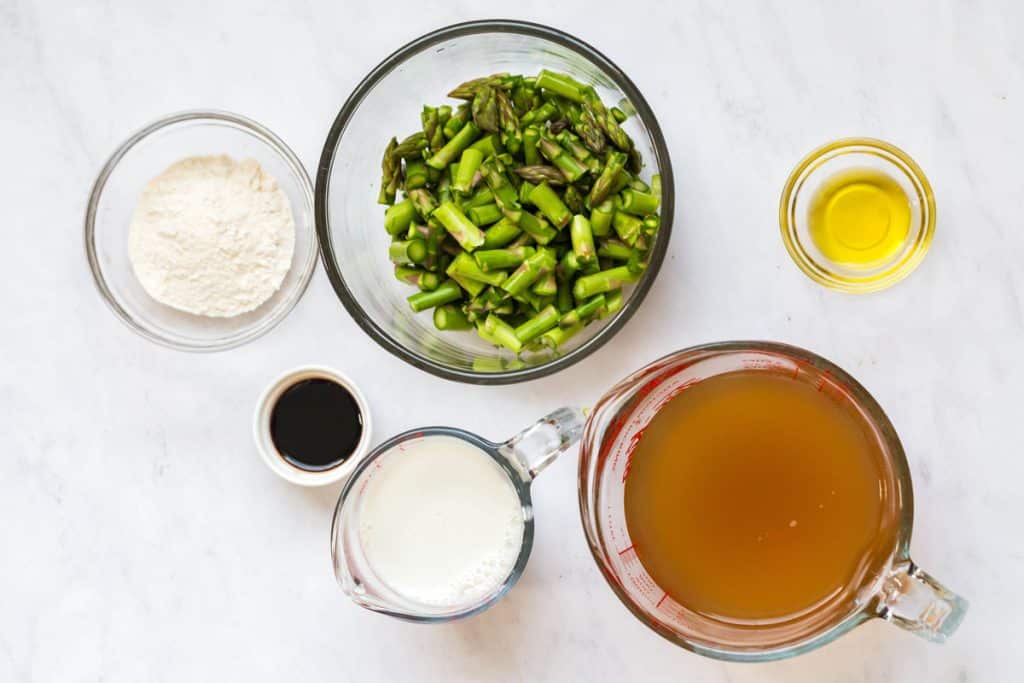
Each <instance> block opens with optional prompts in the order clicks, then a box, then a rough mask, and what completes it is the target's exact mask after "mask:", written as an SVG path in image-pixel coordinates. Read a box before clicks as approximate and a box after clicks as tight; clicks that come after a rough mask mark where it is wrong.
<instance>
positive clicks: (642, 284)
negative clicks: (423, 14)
mask: <svg viewBox="0 0 1024 683" xmlns="http://www.w3.org/2000/svg"><path fill="white" fill-rule="evenodd" d="M485 33H513V34H519V35H523V36H527V37H533V38H541V39H544V40H549V41H551V42H554V43H557V44H558V45H561V46H562V47H565V48H568V49H569V50H571V51H573V52H575V53H577V54H579V55H581V56H582V57H584V58H585V59H587V60H588V61H589V62H591V63H592V64H594V65H595V66H597V67H598V68H599V69H600V70H601V71H602V72H603V73H604V74H605V75H606V76H608V77H609V78H610V79H611V80H612V81H613V82H614V83H615V85H616V86H617V87H618V88H620V89H621V90H622V92H623V93H624V94H625V96H626V97H627V99H628V100H629V102H630V103H631V104H632V105H633V107H634V109H635V110H636V115H637V116H638V117H639V118H640V120H641V121H642V122H643V124H644V126H645V127H646V128H647V131H648V134H649V135H650V138H651V140H652V142H653V147H654V154H655V158H656V161H657V169H658V172H659V173H660V174H661V179H662V206H661V209H662V211H661V228H660V230H659V233H658V239H657V241H656V242H655V245H654V250H653V252H652V253H651V258H650V260H649V261H648V265H647V270H646V272H645V273H644V276H643V277H642V278H641V279H640V281H639V282H638V283H637V284H636V286H635V288H634V290H633V294H632V296H631V297H630V299H629V301H628V302H627V303H626V304H625V305H624V306H623V307H622V310H620V311H619V312H618V313H616V314H615V316H613V317H612V319H611V321H610V322H609V323H608V324H607V325H605V326H604V327H603V328H602V329H601V330H600V331H599V332H598V333H597V334H596V335H594V336H593V337H591V338H590V339H588V340H587V341H585V342H584V343H583V344H581V345H580V346H579V347H577V348H576V349H573V350H572V351H570V352H569V353H566V354H564V355H562V356H559V357H557V358H555V359H553V360H550V361H548V362H546V363H543V364H541V365H537V366H534V367H531V368H525V369H521V370H509V371H503V372H476V371H472V370H459V369H456V368H452V367H449V366H447V365H443V364H441V363H437V362H435V361H433V360H431V359H429V358H427V357H425V356H421V355H419V354H417V353H414V352H412V351H410V350H409V349H407V348H406V347H405V346H403V345H402V344H401V343H400V342H398V341H397V340H395V339H393V338H392V337H391V335H389V334H388V333H387V332H386V331H385V330H383V329H382V328H381V327H380V326H378V325H377V324H376V323H375V322H374V321H373V320H371V319H370V317H369V316H368V315H367V314H366V313H365V312H364V310H363V308H362V306H361V305H360V304H359V302H358V301H357V300H356V298H355V297H354V296H353V295H352V293H351V291H350V290H349V288H348V286H347V285H346V284H345V279H344V277H343V276H342V274H341V272H340V270H339V269H338V267H337V266H336V263H335V258H334V248H333V245H332V244H331V239H330V226H329V224H328V219H327V195H328V193H329V192H330V176H331V170H332V168H333V166H334V158H335V155H336V153H337V151H338V148H339V146H340V145H339V143H340V141H341V137H342V135H343V134H344V132H345V129H346V128H347V127H348V124H349V121H350V120H351V118H352V117H353V116H354V114H355V113H356V112H357V111H358V110H359V107H360V106H361V105H362V103H363V100H364V99H365V98H366V96H367V95H368V94H369V92H370V91H371V90H372V89H373V88H374V87H375V86H376V85H377V83H378V82H380V81H381V80H382V79H384V78H385V77H387V76H388V75H389V74H390V73H391V72H392V71H393V70H394V69H396V68H397V67H398V66H400V65H401V64H402V63H403V62H405V61H406V60H407V59H408V58H410V57H412V56H414V55H416V54H419V53H420V52H422V51H424V50H426V49H428V48H430V47H431V46H433V45H436V44H438V43H441V42H443V41H446V40H450V39H452V38H460V37H464V36H470V35H477V34H485ZM674 182H675V181H674V179H673V175H672V164H671V161H670V159H669V154H668V145H667V144H666V143H665V137H664V135H663V134H662V131H661V126H660V125H659V124H658V120H657V118H656V117H655V115H654V111H653V110H652V109H651V107H650V105H649V104H648V103H647V100H646V99H644V96H643V95H642V94H641V93H640V90H639V89H638V88H637V87H636V85H635V84H634V83H633V81H632V80H630V78H629V77H628V76H627V75H626V74H625V72H623V71H622V70H621V69H620V68H619V67H618V66H616V65H615V63H614V62H612V61H611V60H610V59H608V57H606V56H605V55H604V54H602V53H601V52H599V51H598V50H597V49H595V48H594V47H592V46H591V45H589V44H588V43H585V42H583V41H582V40H580V39H578V38H576V37H574V36H572V35H570V34H568V33H565V32H563V31H560V30H558V29H555V28H552V27H550V26H545V25H543V24H537V23H532V22H526V21H517V20H511V19H483V20H476V21H467V22H462V23H457V24H451V25H449V26H445V27H442V28H439V29H436V30H434V31H430V32H428V33H425V34H423V35H422V36H420V37H419V38H416V39H414V40H412V41H410V42H408V43H406V44H405V45H403V46H402V47H400V48H398V49H397V50H395V51H394V52H393V53H391V54H390V55H389V56H388V57H386V58H385V59H384V60H383V61H382V62H380V63H379V64H378V65H377V66H375V67H374V68H373V69H372V70H371V71H370V73H369V74H367V75H366V77H364V78H363V79H362V81H360V82H359V85H357V86H356V88H355V89H354V90H353V91H352V93H351V94H350V95H349V96H348V98H347V99H346V100H345V103H344V104H343V105H342V107H341V110H340V111H339V112H338V115H337V116H336V117H335V119H334V122H333V123H332V124H331V129H330V132H329V133H328V135H327V140H326V141H325V142H324V148H323V153H322V155H321V157H320V164H319V166H318V167H317V177H316V190H315V204H316V210H315V218H316V231H317V235H318V236H319V238H320V239H319V241H320V256H321V260H322V261H323V265H324V270H325V271H327V277H328V279H329V280H330V281H331V285H332V287H333V288H334V291H335V293H336V294H337V295H338V298H339V299H341V303H342V305H343V306H344V307H345V310H347V311H348V313H349V315H350V316H352V319H353V320H354V321H355V322H356V324H357V325H359V327H360V328H362V330H363V331H364V332H365V333H366V334H368V335H369V336H370V338H371V339H373V340H374V341H375V342H377V344H378V345H379V346H381V347H382V348H383V349H385V350H386V351H388V352H389V353H391V354H392V355H393V356H395V357H397V358H400V359H401V360H403V361H405V362H406V363H408V364H410V365H412V366H413V367H416V368H419V369H420V370H423V371H425V372H429V373H430V374H432V375H435V376H437V377H441V378H442V379H447V380H454V381H457V382H464V383H468V384H481V385H498V384H513V383H516V382H525V381H529V380H533V379H538V378H540V377H546V376H547V375H551V374H553V373H555V372H558V371H559V370H562V369H565V368H567V367H569V366H571V365H574V364H575V363H577V362H579V361H581V360H583V359H584V358H586V357H587V356H589V355H590V354H591V353H593V352H594V351H596V350H597V349H599V348H600V347H601V346H603V345H604V344H605V343H606V342H607V341H608V340H609V339H611V338H612V337H613V336H615V334H616V333H617V332H618V331H619V330H620V329H622V327H623V326H624V325H625V324H626V322H628V321H629V319H630V318H631V317H632V316H633V314H634V313H635V312H636V309H637V308H639V306H640V304H641V303H643V300H644V298H645V297H646V296H647V292H648V290H650V288H651V286H652V284H653V282H654V279H655V277H656V276H657V275H658V271H659V270H660V269H661V265H662V262H663V261H664V259H665V253H666V252H667V251H668V244H669V239H670V237H671V235H672V221H673V214H674V213H675V186H674Z"/></svg>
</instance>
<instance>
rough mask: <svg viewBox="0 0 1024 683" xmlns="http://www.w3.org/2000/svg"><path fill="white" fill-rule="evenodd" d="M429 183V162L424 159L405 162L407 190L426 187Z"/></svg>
mask: <svg viewBox="0 0 1024 683" xmlns="http://www.w3.org/2000/svg"><path fill="white" fill-rule="evenodd" d="M426 184H427V162H425V161H423V159H410V160H409V161H407V162H405V190H406V192H408V191H409V190H414V189H416V188H420V187H425V186H426Z"/></svg>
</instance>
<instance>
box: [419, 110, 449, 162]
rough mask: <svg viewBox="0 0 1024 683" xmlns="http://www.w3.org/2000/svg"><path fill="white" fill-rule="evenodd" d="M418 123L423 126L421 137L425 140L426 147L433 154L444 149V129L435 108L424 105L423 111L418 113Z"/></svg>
mask: <svg viewBox="0 0 1024 683" xmlns="http://www.w3.org/2000/svg"><path fill="white" fill-rule="evenodd" d="M420 123H421V124H423V136H424V137H425V138H426V140H427V147H428V148H430V149H431V150H432V151H435V152H436V151H437V150H439V149H441V148H442V147H444V128H443V127H442V125H443V124H442V123H441V119H440V116H439V115H438V111H437V108H435V107H429V106H426V105H424V107H423V111H422V112H420Z"/></svg>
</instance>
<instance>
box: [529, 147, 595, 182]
mask: <svg viewBox="0 0 1024 683" xmlns="http://www.w3.org/2000/svg"><path fill="white" fill-rule="evenodd" d="M537 145H538V148H539V149H540V153H541V154H542V155H543V156H544V158H545V159H547V160H548V161H550V162H551V163H552V164H554V165H555V166H556V167H557V168H558V170H559V171H561V172H562V174H563V175H564V176H565V178H566V180H568V181H569V182H570V183H574V182H576V181H577V180H579V179H580V177H582V176H583V174H585V173H586V172H587V167H586V166H584V165H583V164H581V163H580V162H579V161H577V160H576V158H575V157H574V156H573V155H572V154H570V153H569V152H566V151H565V150H564V149H562V147H561V145H559V144H558V143H557V142H555V141H554V140H549V139H548V138H545V137H543V136H542V137H541V139H540V142H538V143H537ZM528 180H529V179H528ZM534 182H536V181H534Z"/></svg>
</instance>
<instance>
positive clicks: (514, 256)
mask: <svg viewBox="0 0 1024 683" xmlns="http://www.w3.org/2000/svg"><path fill="white" fill-rule="evenodd" d="M533 253H534V249H533V248H532V247H507V248H505V249H484V250H477V251H476V252H474V253H473V258H474V259H476V263H477V265H478V266H480V269H481V270H483V271H484V272H485V273H486V272H490V271H492V270H507V269H509V268H518V267H519V265H520V264H521V263H522V262H523V261H525V260H526V259H527V258H528V257H530V256H532V255H533Z"/></svg>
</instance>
